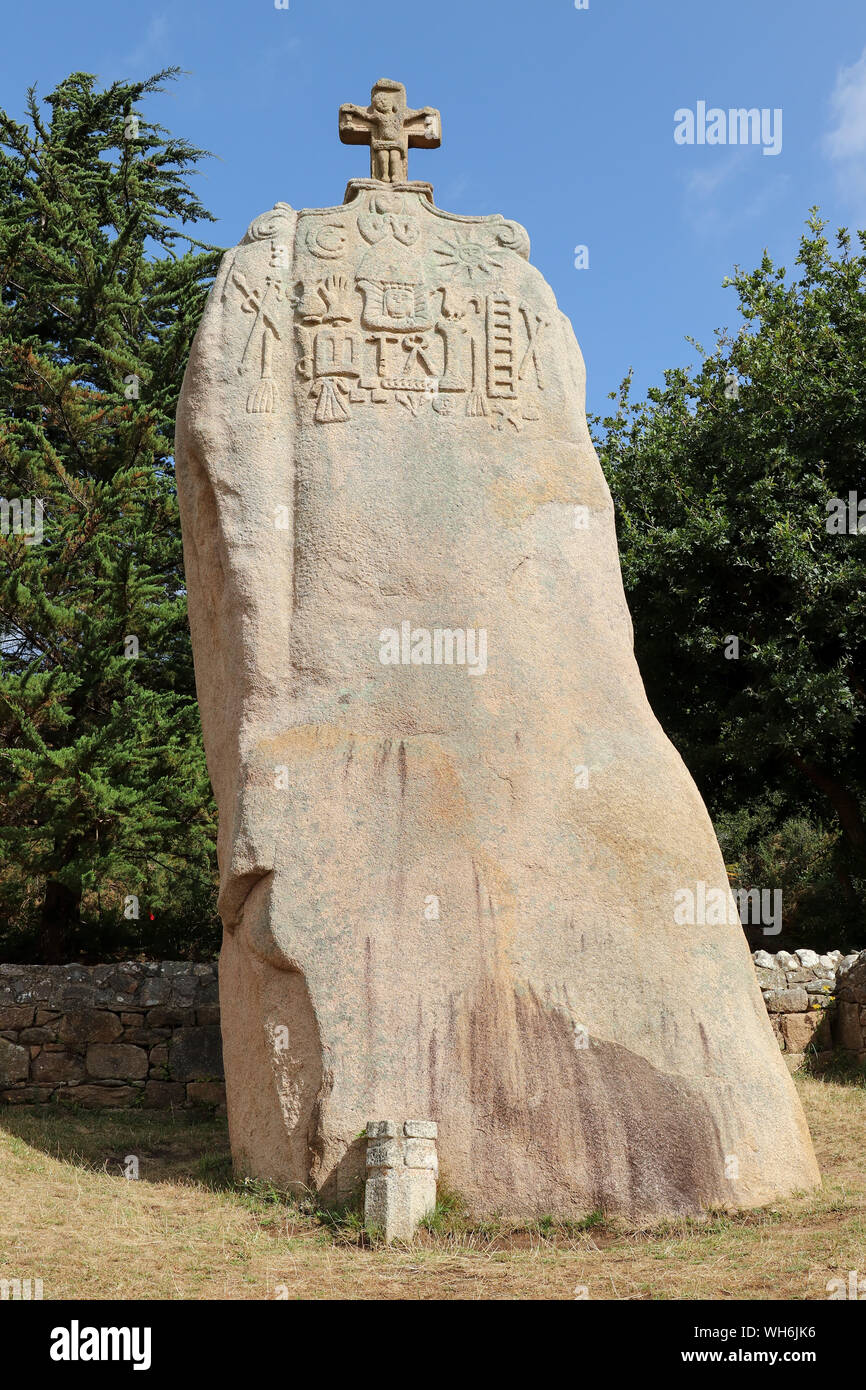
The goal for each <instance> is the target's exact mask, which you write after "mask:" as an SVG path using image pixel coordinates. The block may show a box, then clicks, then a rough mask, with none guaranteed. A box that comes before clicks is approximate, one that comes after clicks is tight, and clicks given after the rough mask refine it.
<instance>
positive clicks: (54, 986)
mask: <svg viewBox="0 0 866 1390" xmlns="http://www.w3.org/2000/svg"><path fill="white" fill-rule="evenodd" d="M49 1100H62V1101H67V1102H71V1103H76V1104H78V1105H83V1106H88V1107H94V1108H102V1107H114V1106H128V1105H144V1106H169V1105H172V1106H181V1105H194V1104H210V1105H217V1106H222V1105H224V1103H225V1087H224V1084H223V1064H222V1044H221V1040H220V1026H219V1000H218V985H217V967H216V962H213V963H209V962H205V963H203V964H192V963H190V962H189V961H161V962H135V961H127V962H123V963H120V964H115V965H93V966H84V965H57V966H35V965H0V1102H3V1101H6V1102H11V1103H13V1104H14V1103H16V1102H18V1103H24V1102H31V1103H32V1102H41V1101H49Z"/></svg>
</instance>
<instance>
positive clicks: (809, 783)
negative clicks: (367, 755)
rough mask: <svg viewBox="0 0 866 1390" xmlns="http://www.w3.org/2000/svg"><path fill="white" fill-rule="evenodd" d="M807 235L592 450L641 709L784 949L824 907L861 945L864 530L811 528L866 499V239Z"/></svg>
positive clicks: (741, 288)
mask: <svg viewBox="0 0 866 1390" xmlns="http://www.w3.org/2000/svg"><path fill="white" fill-rule="evenodd" d="M824 225H825V224H824V223H823V222H822V221H821V220H820V219H819V217H818V215H817V211H815V210H813V212H812V215H811V217H810V220H809V222H808V230H807V232H806V234H805V235H804V237H803V238H802V241H801V244H800V251H799V255H798V257H797V266H798V268H799V274H798V277H797V278H796V279H789V278H788V277H787V275H786V271H785V269H784V267H779V268H777V267H775V266H774V265H773V263H772V261H771V260H770V258H769V256H768V255H766V254H765V255H764V258H763V260H762V263H761V265H760V266H759V268H758V269H757V270H755V271H754V272H752V273H750V274H747V273H744V272H742V271H740V270H738V271H737V272H736V274H735V275H734V276H733V277H732V278H731V279H730V280H729V281H728V282H727V283H728V284H729V285H732V286H733V287H734V289H735V291H736V294H737V297H738V301H739V309H740V314H741V317H742V320H743V322H742V325H741V327H740V329H739V331H738V332H737V333H736V335H734V336H731V335H729V334H727V333H720V334H718V335H717V342H716V345H715V348H714V349H713V351H712V352H708V353H704V352H703V350H702V349H700V348H699V347H698V345H697V344H695V345H694V346H695V347H697V348H698V351H699V353H700V355H701V361H700V363H699V365H698V366H697V367H696V368H694V369H684V368H678V369H674V370H671V371H668V372H666V373H665V380H664V386H663V387H659V388H655V389H653V390H651V391H650V392H649V393H648V399H647V400H646V401H645V402H643V403H641V404H634V403H633V402H632V401H631V400H630V379H629V378H626V380H625V381H624V382H623V384H622V386H621V388H620V392H619V396H618V399H617V398H616V397H614V398H613V399H617V407H616V410H615V413H614V414H613V415H612V416H610V417H609V418H607V419H605V420H604V422H603V424H604V434H603V435H602V436H601V437H600V438H599V439H598V440H597V444H598V448H599V454H600V457H601V461H602V466H603V468H604V470H605V473H606V476H607V478H608V481H609V483H610V487H611V490H612V492H613V495H614V498H615V501H616V507H617V527H618V535H619V544H620V551H621V556H622V563H623V577H624V582H625V587H626V592H627V595H628V600H629V605H630V607H631V611H632V614H633V618H634V625H635V650H636V653H637V657H638V661H639V664H640V667H641V671H642V673H643V676H644V680H645V682H646V686H647V693H648V695H649V698H650V701H651V703H652V704H653V707H654V708H655V710H656V712H657V714H658V715H659V717H660V719H661V721H662V723H663V724H664V726H665V728H666V730H667V732H668V733H669V734H670V736H671V737H672V738H673V740H674V742H675V743H676V745H677V746H678V748H679V749H680V751H681V752H682V754H683V757H684V759H685V761H686V762H687V764H688V765H689V768H690V769H691V771H692V772H693V774H694V775H695V777H696V780H697V782H698V784H699V786H700V788H701V790H702V792H703V794H704V796H705V798H706V800H707V802H708V805H709V807H710V810H711V813H712V814H713V815H714V816H715V817H716V819H717V822H718V824H719V826H720V828H722V829H723V831H724V833H725V834H728V835H731V834H734V835H735V837H736V836H739V839H738V840H737V846H736V855H737V860H738V863H737V865H735V866H734V875H733V876H734V878H735V881H737V882H739V883H740V884H741V885H742V886H751V885H750V884H749V883H748V882H746V883H744V882H743V878H744V877H745V879H747V880H748V879H751V883H752V884H755V885H757V886H764V887H776V886H783V888H784V889H785V890H786V891H785V899H784V903H785V930H786V934H787V933H788V931H789V930H790V931H792V932H793V933H794V935H795V936H798V937H800V938H802V936H803V935H804V934H805V935H809V936H810V938H811V937H812V936H813V935H814V934H815V933H820V934H821V935H823V934H824V933H823V931H822V928H821V922H822V920H823V918H824V914H826V912H827V911H828V910H829V907H828V905H829V903H830V901H831V900H832V902H833V904H834V907H833V915H834V921H833V922H832V923H828V925H830V926H832V927H833V929H834V930H835V925H836V922H837V921H838V922H839V923H840V925H839V931H840V934H844V936H845V940H846V941H850V942H856V943H858V944H859V945H863V944H864V939H866V930H864V927H866V923H864V900H863V887H864V880H866V824H864V815H863V808H864V796H866V759H864V754H866V534H832V533H830V532H829V531H828V528H827V519H828V504H830V502H831V499H833V498H842V499H846V500H847V498H848V495H849V493H850V492H851V491H857V492H858V493H859V495H860V497H861V498H863V497H866V466H864V465H866V254H864V253H866V233H864V232H860V233H859V234H858V242H859V249H858V250H855V249H854V247H853V246H852V241H851V238H850V237H849V235H848V233H847V232H845V231H840V232H839V234H838V236H837V239H836V247H835V251H831V248H830V245H829V243H828V241H827V239H826V238H825V236H824V234H823V233H824ZM598 423H599V422H595V424H596V427H597V425H598ZM864 531H866V527H864ZM731 637H736V638H737V639H738V642H739V657H738V659H728V658H727V657H726V651H727V652H728V653H730V652H731V651H732V646H731V644H730V642H729V639H730V638H731ZM744 807H746V808H748V809H749V812H750V814H753V822H752V824H751V827H750V833H748V834H745V836H744V834H743V822H742V821H739V822H738V821H737V815H738V813H739V812H740V811H741V810H742V808H744ZM770 810H771V811H772V820H770V819H768V814H765V813H768V812H769V811H770ZM738 825H739V827H740V828H739V830H737V829H736V827H737V826H738ZM753 874H756V875H776V877H770V878H769V879H767V878H764V879H763V880H762V879H761V878H760V877H759V878H754V879H753V878H752V877H751V876H752V875H753ZM780 879H781V880H784V883H782V882H780ZM810 895H811V898H810ZM810 900H811V906H809V902H810ZM840 941H841V935H840V936H839V937H837V939H836V940H835V941H834V943H833V944H836V945H838V944H840ZM762 944H765V943H762ZM777 944H779V943H778V942H777V941H776V942H772V943H770V945H771V947H772V946H775V945H777ZM798 944H802V940H800V941H799V942H798ZM810 944H811V940H810Z"/></svg>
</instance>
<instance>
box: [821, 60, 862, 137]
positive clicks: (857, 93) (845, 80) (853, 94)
mask: <svg viewBox="0 0 866 1390" xmlns="http://www.w3.org/2000/svg"><path fill="white" fill-rule="evenodd" d="M830 108H831V110H832V112H833V121H834V128H833V129H832V130H831V131H829V132H828V133H827V135H826V136H825V137H824V149H825V151H826V153H827V154H828V155H829V157H830V159H832V160H833V161H834V162H838V163H847V162H848V161H849V160H855V159H856V160H860V159H863V158H864V157H866V48H864V50H863V52H862V53H861V54H860V57H859V58H858V59H857V62H856V63H852V65H851V67H849V68H842V69H841V70H840V72H839V73H838V74H837V77H836V85H835V87H834V88H833V93H832V95H831V97H830Z"/></svg>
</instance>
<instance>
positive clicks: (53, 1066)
mask: <svg viewBox="0 0 866 1390" xmlns="http://www.w3.org/2000/svg"><path fill="white" fill-rule="evenodd" d="M753 960H754V963H755V971H756V974H757V977H758V984H759V985H760V987H761V991H762V993H763V996H764V1002H765V1004H766V1006H767V1011H768V1013H769V1015H770V1021H771V1023H772V1025H773V1031H774V1032H775V1034H776V1037H777V1039H778V1042H779V1046H780V1048H781V1049H782V1051H783V1052H784V1053H785V1054H786V1057H787V1059H788V1062H789V1065H791V1066H792V1067H796V1066H797V1065H799V1064H800V1063H802V1061H803V1060H804V1058H805V1056H806V1054H807V1052H808V1051H810V1050H814V1051H816V1052H817V1053H818V1055H819V1057H824V1058H826V1057H829V1055H830V1053H831V1052H832V1050H833V1048H834V1047H836V1048H840V1049H842V1050H843V1051H845V1052H848V1053H850V1054H852V1055H853V1056H854V1057H856V1058H857V1060H859V1061H860V1062H862V1063H866V951H861V952H860V953H859V954H858V953H856V952H854V953H852V954H850V955H847V956H843V954H842V952H841V951H830V952H829V953H828V954H826V955H818V954H817V953H816V952H815V951H808V950H801V951H796V952H794V953H793V954H791V953H789V952H788V951H777V952H776V953H775V954H771V953H770V952H768V951H756V952H755V953H754V956H753ZM219 1024H220V1017H219V1000H218V984H217V966H216V962H215V961H214V962H212V963H210V962H205V963H202V964H191V963H190V962H188V961H160V962H153V961H150V962H137V961H126V962H123V963H121V964H116V965H93V966H84V965H57V966H37V965H0V1103H2V1102H7V1103H11V1104H15V1103H28V1102H29V1103H33V1102H42V1101H50V1100H61V1101H66V1102H68V1103H75V1104H78V1105H82V1106H85V1107H92V1108H103V1107H109V1108H110V1107H113V1106H128V1105H144V1106H153V1107H157V1106H186V1105H201V1104H206V1105H216V1106H219V1107H223V1106H224V1104H225V1086H224V1083H223V1063H222V1046H221V1040H220V1026H219Z"/></svg>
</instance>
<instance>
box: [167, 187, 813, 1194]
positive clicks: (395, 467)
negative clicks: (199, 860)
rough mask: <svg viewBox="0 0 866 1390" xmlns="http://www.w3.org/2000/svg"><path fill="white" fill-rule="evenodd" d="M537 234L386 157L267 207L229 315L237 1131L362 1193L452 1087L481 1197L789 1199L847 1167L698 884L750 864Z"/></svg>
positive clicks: (202, 367) (209, 406)
mask: <svg viewBox="0 0 866 1390" xmlns="http://www.w3.org/2000/svg"><path fill="white" fill-rule="evenodd" d="M528 254H529V245H528V238H527V236H526V233H525V232H524V230H523V228H521V227H519V226H518V225H517V224H515V223H514V222H509V221H506V220H505V219H504V218H502V217H499V216H493V217H484V218H472V217H460V216H456V215H453V214H449V213H447V212H443V211H442V210H440V209H438V208H436V207H435V206H434V205H433V203H432V201H431V200H430V198H429V197H428V196H427V192H426V187H425V186H424V185H418V184H392V185H390V186H388V185H382V184H375V183H373V182H371V181H369V180H356V181H355V182H354V183H353V184H350V187H349V189H348V190H347V201H346V202H345V203H344V204H342V205H340V206H337V207H332V208H326V209H315V210H307V211H303V212H295V211H293V210H292V209H291V208H290V207H289V206H288V205H286V204H285V203H280V204H277V205H276V206H275V208H274V209H273V211H272V212H270V213H266V214H265V215H264V216H263V217H260V218H258V219H257V220H256V221H255V222H253V224H252V226H251V227H250V229H249V231H248V232H247V234H246V236H245V237H244V239H243V241H242V243H241V244H240V245H239V246H237V247H235V248H234V249H233V250H231V251H230V252H228V254H227V255H226V256H225V257H224V260H223V263H222V267H221V269H220V272H219V276H218V278H217V281H216V283H215V285H214V288H213V291H212V293H211V296H210V300H209V302H208V305H207V308H206V311H205V314H204V317H203V320H202V323H201V326H200V328H199V331H198V334H197V337H196V340H195V344H194V346H193V349H192V353H191V357H190V362H189V365H188V368H187V372H186V377H185V381H184V386H183V392H182V397H181V404H180V409H179V415H178V428H177V476H178V486H179V491H180V500H181V516H182V523H183V531H184V548H185V558H186V575H187V584H188V592H189V604H190V622H191V627H192V635H193V643H194V651H195V660H196V675H197V683H198V692H199V698H200V703H201V713H202V721H203V726H204V734H205V743H206V749H207V756H208V766H209V769H210V774H211V778H212V781H213V784H214V788H215V792H216V797H217V801H218V805H219V812H220V831H219V852H220V867H221V912H222V915H223V921H224V924H225V928H226V931H225V938H224V945H223V952H222V956H221V960H220V993H221V1009H222V1028H223V1042H224V1060H225V1069H226V1081H227V1099H228V1109H229V1122H230V1129H231V1139H232V1147H233V1152H234V1156H235V1162H236V1165H237V1167H238V1168H239V1169H240V1170H241V1171H243V1172H246V1173H250V1174H254V1175H259V1176H263V1177H268V1178H271V1179H275V1180H280V1181H285V1182H290V1183H296V1184H298V1185H308V1184H313V1185H315V1186H316V1187H317V1188H318V1189H319V1190H320V1191H321V1192H322V1194H323V1196H324V1198H325V1200H329V1199H338V1198H342V1197H344V1196H346V1195H347V1194H348V1193H349V1192H350V1191H352V1190H353V1189H355V1188H356V1186H357V1184H358V1182H359V1181H360V1180H362V1179H363V1171H364V1148H363V1142H362V1141H361V1139H360V1138H359V1132H360V1131H361V1130H362V1128H363V1126H364V1124H365V1122H366V1120H367V1118H368V1116H369V1115H371V1114H372V1115H393V1116H397V1117H401V1116H402V1117H405V1116H412V1115H425V1116H430V1117H431V1118H432V1119H434V1120H436V1121H437V1122H438V1126H439V1155H440V1162H441V1171H442V1175H443V1178H444V1179H445V1180H446V1181H447V1182H448V1183H449V1185H450V1186H452V1187H454V1188H457V1189H458V1190H460V1191H462V1192H463V1193H464V1194H465V1195H466V1197H467V1198H468V1199H469V1200H470V1202H471V1204H472V1205H473V1207H474V1208H475V1210H476V1211H478V1212H490V1211H499V1212H501V1213H504V1214H506V1215H509V1216H514V1217H521V1216H527V1215H538V1214H542V1213H555V1214H562V1215H573V1214H575V1213H579V1212H585V1211H587V1210H591V1209H594V1208H598V1207H605V1208H608V1209H610V1210H619V1211H623V1212H629V1213H633V1214H636V1213H658V1212H677V1211H694V1210H698V1209H700V1208H702V1207H705V1206H707V1205H710V1204H722V1205H727V1206H734V1207H736V1206H750V1205H755V1204H758V1203H761V1202H765V1201H769V1200H771V1199H774V1198H776V1197H778V1196H780V1195H781V1194H783V1193H786V1192H790V1191H792V1190H794V1189H799V1188H809V1187H812V1186H813V1185H814V1184H816V1183H817V1182H818V1181H819V1176H818V1171H817V1167H816V1163H815V1159H814V1156H813V1152H812V1146H811V1142H810V1138H809V1134H808V1131H807V1128H806V1124H805V1121H804V1118H803V1115H802V1112H801V1109H800V1106H799V1103H798V1100H797V1097H796V1094H795V1091H794V1089H793V1085H792V1082H791V1079H790V1077H789V1075H788V1071H787V1068H786V1066H785V1064H784V1060H783V1058H782V1056H781V1054H780V1051H779V1047H778V1045H777V1043H776V1041H775V1039H774V1035H773V1031H772V1028H771V1026H770V1023H769V1022H768V1019H767V1014H766V1010H765V1009H764V1007H763V1004H762V1000H761V993H760V990H759V988H758V986H757V984H756V981H755V975H754V970H753V967H752V962H751V959H750V956H749V951H748V948H747V944H746V941H745V938H744V935H743V932H742V929H741V927H740V925H739V922H738V921H735V922H734V923H733V924H731V921H730V918H729V917H728V918H726V914H725V911H723V912H722V920H721V923H720V924H717V925H699V924H698V925H681V924H678V922H677V921H676V920H675V894H676V893H677V892H678V891H679V890H682V889H691V890H693V891H694V890H695V887H696V885H697V884H702V885H704V888H705V890H706V891H707V892H710V891H711V890H713V889H715V890H717V891H718V893H720V894H721V896H722V898H723V899H724V901H725V903H727V901H728V897H729V894H728V885H727V879H726V875H725V869H724V864H723V861H722V856H721V853H720V851H719V848H718V845H717V843H716V839H715V836H714V833H713V829H712V826H711V824H710V820H709V817H708V815H707V812H706V810H705V808H704V806H703V803H702V801H701V799H700V796H699V794H698V792H697V789H696V788H695V786H694V784H693V782H692V780H691V778H690V776H689V774H688V772H687V771H686V769H685V767H684V765H683V763H682V761H681V759H680V757H679V755H678V754H677V753H676V751H675V750H674V748H673V747H672V745H671V744H670V743H669V741H668V740H667V738H666V737H665V735H664V734H663V732H662V730H661V728H660V726H659V724H658V722H657V720H656V719H655V717H654V715H653V713H652V711H651V709H650V707H649V705H648V703H647V700H646V696H645V694H644V690H643V686H642V683H641V679H640V675H639V672H638V669H637V665H636V663H635V659H634V655H633V651H632V632H631V624H630V618H629V614H628V611H627V608H626V603H625V598H624V594H623V589H622V583H621V579H620V572H619V563H618V556H617V548H616V538H615V531H614V515H613V507H612V503H611V498H610V494H609V491H608V488H607V486H606V483H605V481H604V478H603V475H602V472H601V469H600V467H599V464H598V461H597V458H596V456H595V453H594V450H593V447H592V443H591V440H590V436H589V433H588V430H587V425H586V420H585V415H584V366H583V361H582V358H581V354H580V350H579V348H578V345H577V342H576V340H575V337H574V333H573V331H572V328H571V325H570V323H569V322H568V320H567V319H566V318H565V316H564V315H563V314H562V313H561V312H560V311H559V309H558V308H557V305H556V301H555V298H554V295H553V292H552V290H551V289H550V288H549V286H548V285H547V284H546V282H545V281H544V279H543V278H542V276H541V275H540V273H539V272H538V271H537V270H536V269H534V268H533V267H532V266H531V265H530V264H529V261H528ZM404 623H407V624H409V628H408V636H404V634H405V633H406V630H405V629H404V628H403V624H404ZM436 629H439V630H440V632H441V631H442V630H444V629H448V630H451V631H452V632H453V631H454V630H458V629H459V630H460V631H461V633H462V634H463V635H464V636H467V640H470V639H474V643H475V645H474V648H470V650H471V651H473V652H474V656H475V658H476V659H475V663H474V669H473V668H472V666H471V665H470V663H469V659H468V658H467V660H466V661H465V662H463V663H460V662H459V655H460V650H459V646H457V645H456V643H455V645H454V647H453V648H452V653H451V654H452V656H453V658H454V660H453V661H452V663H451V664H448V663H447V662H446V661H445V658H444V655H443V651H444V650H445V649H444V648H440V661H439V663H438V664H437V662H436V660H435V651H436V648H435V645H434V644H435V640H436V638H435V632H436ZM482 630H483V632H484V633H485V635H486V661H482V660H481V659H480V652H481V632H482ZM394 633H396V634H397V638H396V641H395V639H394V637H393V634H394ZM389 634H390V635H389ZM445 640H446V639H444V638H441V639H440V642H444V641H445ZM407 658H408V659H407ZM482 666H486V669H484V670H483V671H482ZM732 1157H734V1158H735V1159H736V1162H733V1163H732V1162H730V1161H729V1160H730V1159H731V1158H732ZM734 1175H735V1176H734Z"/></svg>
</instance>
